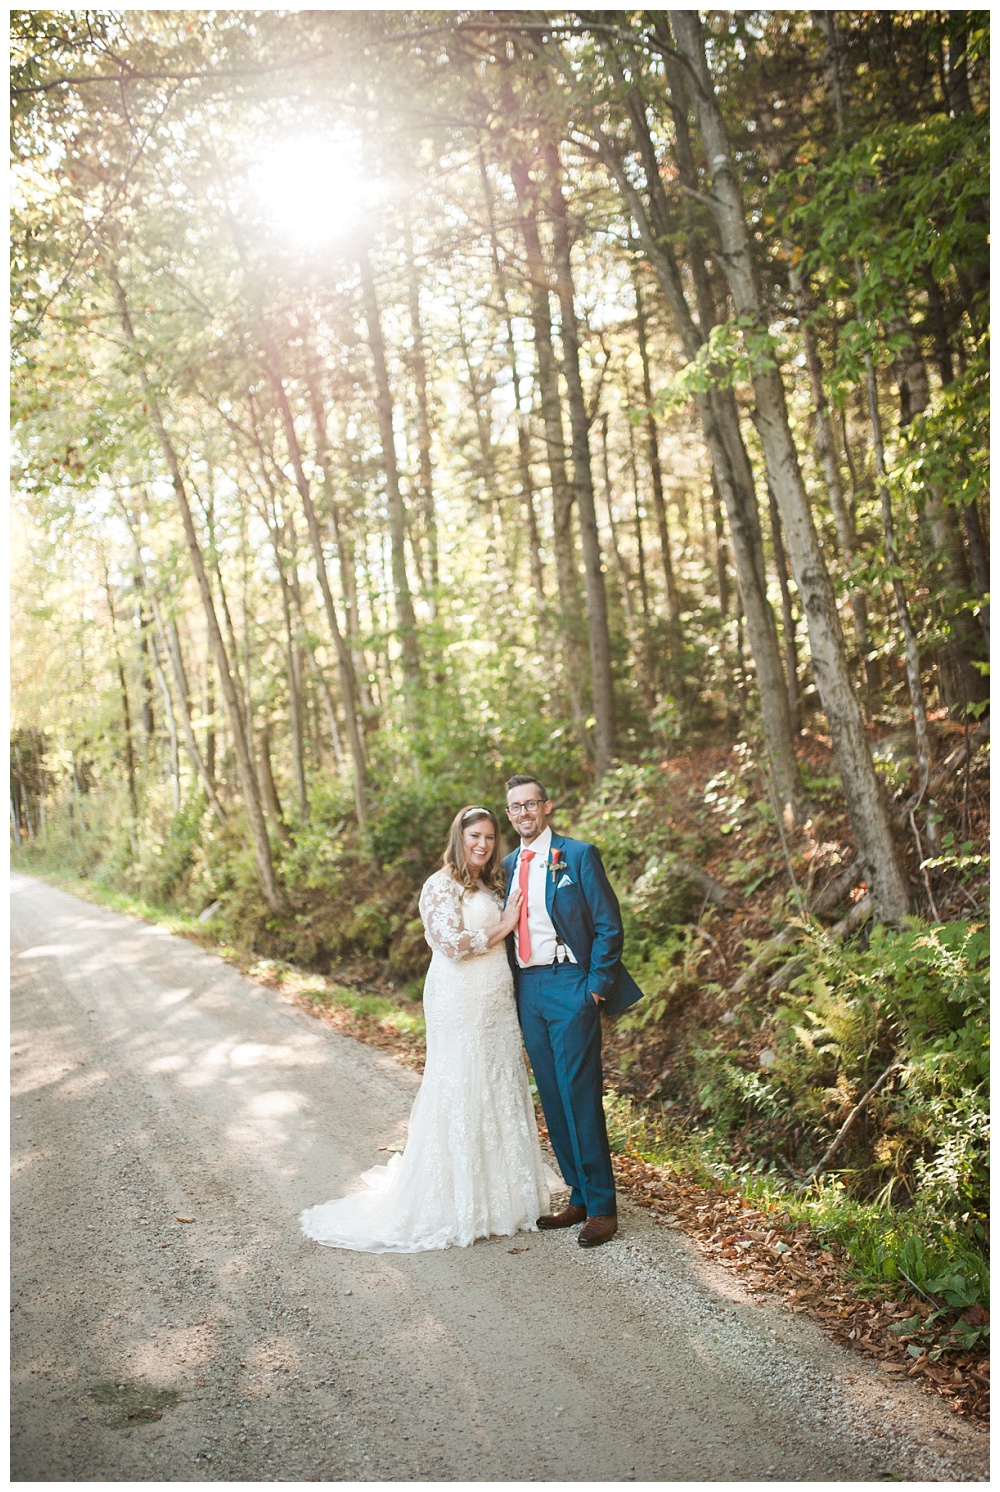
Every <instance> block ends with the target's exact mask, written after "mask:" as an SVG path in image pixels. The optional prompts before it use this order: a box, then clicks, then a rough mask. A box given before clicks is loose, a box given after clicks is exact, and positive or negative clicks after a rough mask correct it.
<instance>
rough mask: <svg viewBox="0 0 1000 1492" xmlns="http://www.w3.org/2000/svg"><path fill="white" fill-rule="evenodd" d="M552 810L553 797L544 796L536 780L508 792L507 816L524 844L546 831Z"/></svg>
mask: <svg viewBox="0 0 1000 1492" xmlns="http://www.w3.org/2000/svg"><path fill="white" fill-rule="evenodd" d="M551 812H552V799H551V798H543V797H542V794H541V791H540V789H539V787H538V784H537V783H536V782H526V783H525V784H524V786H523V787H512V788H511V790H510V792H509V793H508V794H507V817H508V818H509V819H510V821H511V824H512V826H513V828H514V831H515V833H517V834H519V835H520V836H521V840H522V843H524V844H530V843H531V841H532V840H533V839H537V838H538V836H539V834H542V833H544V832H545V828H546V825H547V824H548V822H549V814H550V813H551Z"/></svg>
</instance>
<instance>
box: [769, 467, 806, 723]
mask: <svg viewBox="0 0 1000 1492" xmlns="http://www.w3.org/2000/svg"><path fill="white" fill-rule="evenodd" d="M767 499H768V507H769V510H770V515H771V540H772V543H773V545H774V565H775V569H776V570H777V572H778V585H779V587H780V589H781V615H782V620H783V622H784V627H785V668H786V670H787V677H788V713H789V715H790V716H791V717H792V729H793V730H795V731H798V730H799V729H800V727H801V724H802V719H801V699H800V696H799V660H798V653H797V650H796V647H795V616H794V613H793V612H792V594H791V591H790V590H789V587H788V563H787V561H786V559H785V545H784V541H783V539H782V535H781V514H780V513H779V512H778V504H777V503H776V502H775V500H774V488H773V487H772V486H771V484H770V482H768V484H767Z"/></svg>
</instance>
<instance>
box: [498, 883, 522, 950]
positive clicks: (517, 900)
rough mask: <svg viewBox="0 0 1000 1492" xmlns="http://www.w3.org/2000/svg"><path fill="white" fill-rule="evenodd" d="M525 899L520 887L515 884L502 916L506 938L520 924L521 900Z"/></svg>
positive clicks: (501, 923)
mask: <svg viewBox="0 0 1000 1492" xmlns="http://www.w3.org/2000/svg"><path fill="white" fill-rule="evenodd" d="M523 899H524V898H523V897H522V895H521V891H520V888H519V887H517V886H515V887H514V889H513V891H512V892H511V893H510V896H509V897H508V899H507V905H506V906H505V907H504V909H503V912H502V914H501V916H500V926H501V927H502V928H503V935H504V937H505V938H506V937H507V935H508V934H509V933H512V932H513V931H514V929H515V927H516V926H517V924H518V921H519V919H520V916H521V902H522V901H523Z"/></svg>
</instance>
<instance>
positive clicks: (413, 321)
mask: <svg viewBox="0 0 1000 1492" xmlns="http://www.w3.org/2000/svg"><path fill="white" fill-rule="evenodd" d="M988 57H989V20H988V13H987V12H985V11H960V10H947V11H905V10H893V9H882V10H856V11H840V12H838V11H815V12H810V11H787V10H783V11H768V10H754V11H704V12H696V11H679V10H678V11H674V10H670V11H662V10H661V11H643V10H636V11H624V10H622V11H610V10H598V11H559V10H555V11H527V10H526V11H517V10H504V11H489V10H483V11H469V10H452V11H435V10H427V11H418V10H410V11H403V10H398V11H360V10H359V11H253V10H233V11H192V10H164V11H156V10H134V11H128V10H125V11H107V12H104V11H98V10H21V11H14V12H13V13H12V19H11V75H12V112H11V119H12V152H13V165H12V177H11V182H12V186H11V212H12V217H11V261H12V293H11V305H12V328H11V347H12V397H13V413H12V452H13V497H12V540H11V542H12V562H11V593H12V606H13V621H12V661H11V693H12V703H11V740H10V773H11V777H10V782H11V791H10V828H11V844H12V858H13V863H14V865H15V867H16V868H20V869H23V870H28V871H30V872H32V873H36V874H40V875H43V876H47V877H50V878H52V879H54V880H56V882H57V883H58V884H64V885H67V886H70V887H76V888H78V889H79V890H80V891H82V892H84V893H85V894H88V895H92V896H96V897H103V898H104V899H106V900H109V901H110V902H111V904H114V905H118V906H123V907H129V908H131V909H138V910H139V911H140V912H141V913H143V914H144V915H149V916H153V917H161V918H163V917H166V918H172V919H173V924H172V925H175V926H178V927H181V928H182V929H183V930H185V931H187V932H188V933H190V934H192V935H194V936H197V937H198V938H200V939H202V940H208V941H209V942H211V943H212V944H213V946H218V947H220V948H224V949H228V950H229V951H230V952H231V953H232V954H233V956H235V957H241V958H244V959H246V960H250V961H253V960H256V961H257V966H259V967H265V966H266V967H267V968H269V969H270V970H271V971H272V973H273V972H274V971H275V970H278V971H288V970H296V971H299V975H297V977H299V979H300V983H302V984H303V985H304V986H305V987H308V988H309V989H311V990H312V991H313V998H314V1000H315V1002H316V1003H322V1002H323V1001H328V1002H333V1004H336V1002H337V1001H338V1000H341V1001H347V1002H348V1003H350V1002H351V1001H353V1002H354V1003H353V1006H352V1008H353V1009H355V1011H356V1012H358V1013H359V1016H358V1018H359V1019H361V1018H362V1017H365V1018H366V1019H368V1020H369V1023H370V1024H372V1025H373V1026H378V1027H379V1028H380V1029H382V1030H385V1029H387V1028H392V1029H395V1030H397V1031H398V1032H402V1033H404V1034H405V1033H406V1032H411V1033H412V1032H418V1033H419V1023H420V1020H419V1011H420V1006H419V999H420V990H421V985H422V979H423V974H424V971H425V969H426V966H427V961H428V958H429V951H428V949H427V947H426V945H425V943H424V940H423V936H422V930H421V926H420V922H419V919H418V918H417V914H416V897H417V894H418V893H419V889H420V886H421V884H422V882H423V881H424V879H425V878H426V877H427V875H428V874H430V873H431V872H432V871H433V870H434V869H436V868H437V866H438V865H439V864H440V855H441V852H442V850H443V848H444V843H445V837H446V832H447V828H448V825H449V823H450V821H451V819H452V817H453V815H454V813H455V812H456V811H457V810H458V809H459V808H461V807H462V806H463V805H464V804H467V803H486V804H489V805H491V806H493V807H494V808H495V809H497V810H502V806H503V801H504V798H503V783H504V779H505V778H506V777H507V776H509V775H511V774H512V773H515V772H530V773H534V774H537V775H538V777H539V778H540V779H541V780H542V782H543V783H544V784H545V786H546V788H547V791H548V792H549V793H550V795H551V797H552V798H553V799H554V800H555V802H556V804H557V822H558V824H559V827H560V830H561V831H562V832H566V833H570V834H574V835H577V836H578V837H581V838H585V839H590V840H592V841H593V842H595V843H596V844H597V845H598V847H599V848H600V850H601V853H602V855H603V857H604V861H605V864H606V865H607V867H608V870H609V873H610V875H611V877H612V880H613V882H614V884H615V886H616V889H617V891H618V893H619V896H620V899H621V902H622V907H623V914H624V917H625V924H626V961H627V963H628V964H629V967H630V969H631V971H632V972H633V974H634V975H635V977H636V979H637V980H638V982H639V984H640V985H641V986H642V988H643V990H644V991H645V998H644V999H643V1001H642V1002H641V1003H640V1004H639V1005H638V1006H636V1007H635V1009H634V1010H633V1011H632V1012H630V1013H629V1014H628V1015H627V1016H626V1017H625V1018H623V1020H622V1021H621V1022H619V1024H618V1025H617V1026H616V1027H614V1028H609V1030H608V1032H607V1068H608V1072H609V1074H610V1080H611V1082H612V1083H613V1086H612V1087H610V1089H609V1092H608V1094H607V1100H606V1101H607V1107H608V1113H609V1119H610V1122H611V1124H612V1128H613V1129H614V1131H615V1134H616V1144H617V1147H618V1149H619V1150H620V1151H621V1153H622V1154H623V1155H631V1156H633V1157H638V1158H640V1159H643V1160H644V1161H645V1162H651V1163H656V1164H662V1165H670V1166H672V1167H673V1168H674V1170H675V1171H676V1172H678V1174H679V1173H680V1172H685V1173H690V1174H691V1175H695V1176H698V1177H701V1178H702V1179H703V1180H704V1181H706V1182H707V1183H710V1184H712V1185H716V1186H722V1187H727V1188H738V1189H741V1192H740V1194H741V1195H744V1196H747V1197H752V1198H754V1199H756V1204H757V1205H762V1206H764V1205H766V1206H768V1207H772V1208H777V1209H779V1210H783V1213H784V1215H785V1216H786V1217H787V1218H789V1219H790V1220H791V1221H792V1222H793V1223H796V1224H798V1223H801V1225H802V1226H803V1227H807V1228H808V1229H810V1230H812V1235H814V1236H816V1237H818V1238H819V1239H820V1240H821V1241H822V1242H823V1243H824V1245H825V1246H827V1247H829V1248H830V1249H833V1250H835V1251H836V1253H837V1256H838V1257H843V1258H844V1259H845V1260H846V1261H847V1266H848V1267H849V1268H850V1269H852V1270H853V1271H854V1274H855V1276H856V1277H857V1278H858V1279H860V1280H861V1281H863V1282H866V1288H869V1289H871V1290H873V1291H876V1292H878V1291H881V1292H882V1294H883V1296H892V1295H893V1294H894V1295H895V1298H897V1299H898V1300H899V1301H902V1302H904V1303H906V1302H910V1303H911V1306H910V1308H908V1310H909V1313H907V1312H904V1313H903V1315H904V1317H905V1320H903V1322H902V1326H901V1327H900V1330H902V1328H903V1327H905V1328H906V1332H905V1333H904V1336H903V1340H904V1341H905V1342H907V1343H908V1344H909V1345H908V1348H907V1350H908V1352H909V1356H910V1358H912V1359H913V1361H914V1363H915V1364H917V1365H919V1371H920V1372H921V1373H923V1374H924V1375H925V1376H926V1377H928V1379H929V1380H931V1381H933V1382H940V1383H944V1382H945V1380H946V1379H948V1381H950V1379H949V1374H950V1373H951V1367H950V1366H949V1364H950V1363H952V1362H955V1363H965V1362H967V1360H968V1355H969V1354H970V1353H980V1354H981V1352H982V1350H983V1346H984V1340H985V1336H986V1333H987V1331H988V1316H987V1312H986V1296H987V1279H988V1276H987V1266H986V1251H987V1247H988V1235H987V1211H986V1208H987V1130H986V1124H987V1097H986V1085H987V1075H988V1049H987V1036H986V1022H987V1016H988V978H987V971H988V912H987V903H988V827H989V826H988V775H987V774H988V758H989V706H988V698H989V677H988V675H989V667H988V660H989V518H990V514H989V498H988V491H989V489H988V452H989V439H988V377H987V368H988V351H989V344H988V325H989V322H988V316H989V311H988V293H989V267H990V261H989V174H988V172H989V167H988V157H989V79H988ZM512 842H513V841H512ZM366 1012H367V1015H366V1014H365V1013H366ZM962 1354H965V1357H962ZM955 1372H956V1373H958V1382H959V1383H961V1382H962V1373H960V1372H959V1369H958V1367H956V1368H955ZM948 1391H949V1392H952V1393H956V1394H957V1393H958V1392H959V1391H958V1389H956V1388H955V1387H954V1385H952V1388H951V1389H950V1390H948Z"/></svg>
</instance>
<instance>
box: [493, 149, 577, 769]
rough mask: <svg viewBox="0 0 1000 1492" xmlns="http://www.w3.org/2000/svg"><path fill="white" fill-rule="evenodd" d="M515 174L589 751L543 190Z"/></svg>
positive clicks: (565, 606)
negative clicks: (542, 228)
mask: <svg viewBox="0 0 1000 1492" xmlns="http://www.w3.org/2000/svg"><path fill="white" fill-rule="evenodd" d="M510 173H511V179H512V181H513V183H514V190H515V192H516V194H517V203H518V217H519V220H520V225H521V234H522V237H523V239H524V248H525V254H526V257H527V262H528V276H529V282H530V295H531V324H532V329H533V331H534V338H535V367H536V371H537V375H538V392H539V403H540V405H541V415H542V425H543V428H544V431H545V454H546V459H547V463H548V468H549V480H550V483H551V487H552V548H553V551H554V554H555V563H556V589H557V591H558V594H559V610H560V631H561V633H562V639H563V650H564V667H563V680H564V683H565V687H566V695H567V698H568V701H569V708H570V715H571V717H572V719H573V723H574V725H575V727H576V731H577V735H578V736H579V738H580V742H581V744H582V745H583V747H584V749H585V750H586V751H587V752H588V753H589V752H590V751H591V749H592V745H591V741H590V737H589V736H588V734H587V729H586V726H585V725H584V707H583V699H582V697H581V693H580V687H579V679H580V676H581V674H582V673H583V657H582V654H583V648H582V638H581V636H580V628H579V622H578V618H579V616H580V611H581V605H580V581H579V574H578V572H577V567H576V557H575V555H574V552H573V489H572V488H571V487H570V484H569V481H568V479H567V476H566V441H565V436H564V433H563V422H562V400H561V398H560V394H559V371H558V366H557V364H556V358H555V353H554V351H553V348H552V318H551V312H550V310H549V288H548V287H549V276H548V274H547V271H546V268H545V260H544V257H543V255H542V245H541V239H540V237H539V233H538V219H537V212H538V202H537V195H536V192H535V187H534V183H533V182H532V181H531V177H530V174H529V171H528V167H527V165H526V164H525V162H524V161H523V160H520V159H515V160H513V161H512V162H511V166H510Z"/></svg>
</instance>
